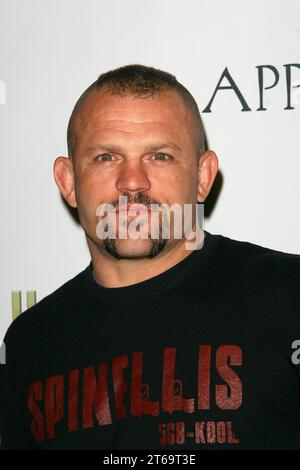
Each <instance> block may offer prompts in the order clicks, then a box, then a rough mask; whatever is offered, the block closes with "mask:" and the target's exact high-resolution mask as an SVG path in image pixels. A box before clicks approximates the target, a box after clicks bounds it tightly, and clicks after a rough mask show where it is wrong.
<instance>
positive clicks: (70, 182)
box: [53, 157, 77, 207]
mask: <svg viewBox="0 0 300 470" xmlns="http://www.w3.org/2000/svg"><path fill="white" fill-rule="evenodd" d="M53 173H54V178H55V181H56V184H57V186H58V187H59V190H60V192H61V194H62V195H63V197H64V198H65V200H66V201H67V203H68V204H69V205H70V206H71V207H77V203H76V198H75V180H74V170H73V161H72V159H71V158H69V157H57V159H56V160H55V162H54V166H53Z"/></svg>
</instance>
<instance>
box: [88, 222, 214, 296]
mask: <svg viewBox="0 0 300 470" xmlns="http://www.w3.org/2000/svg"><path fill="white" fill-rule="evenodd" d="M204 237H205V232H204V231H203V232H202V233H201V238H200V243H201V242H202V240H203V239H204ZM87 242H88V245H89V250H90V253H91V258H92V263H93V277H94V280H95V281H96V282H97V283H98V284H100V285H102V286H103V287H126V286H130V285H133V284H137V283H138V282H142V281H146V280H147V279H150V278H152V277H154V276H157V275H159V274H161V273H162V272H164V271H166V270H167V269H170V268H172V267H173V266H175V265H176V264H177V263H179V262H180V261H181V260H183V259H184V258H186V257H187V256H189V255H190V254H191V253H192V251H193V250H191V249H187V248H186V240H185V239H182V240H179V241H177V242H176V244H174V245H168V243H167V244H166V246H165V249H164V250H163V251H161V252H160V253H159V254H158V255H157V256H156V257H155V258H146V257H145V258H139V259H134V258H132V259H116V258H114V257H113V256H112V255H110V254H109V253H107V252H106V251H105V250H104V249H103V248H102V247H101V248H100V247H99V246H97V245H95V243H94V242H93V241H91V240H90V239H89V238H88V239H87Z"/></svg>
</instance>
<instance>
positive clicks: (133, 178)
mask: <svg viewBox="0 0 300 470" xmlns="http://www.w3.org/2000/svg"><path fill="white" fill-rule="evenodd" d="M116 186H117V189H118V191H131V192H133V191H149V189H150V187H151V183H150V180H149V178H148V176H147V172H146V170H145V167H144V166H143V162H133V161H127V162H123V165H122V168H121V170H120V175H119V176H118V178H117V182H116Z"/></svg>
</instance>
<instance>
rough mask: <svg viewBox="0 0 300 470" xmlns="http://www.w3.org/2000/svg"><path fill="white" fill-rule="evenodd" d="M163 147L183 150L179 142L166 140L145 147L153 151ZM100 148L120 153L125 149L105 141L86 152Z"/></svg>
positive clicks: (145, 149) (148, 150) (147, 150)
mask: <svg viewBox="0 0 300 470" xmlns="http://www.w3.org/2000/svg"><path fill="white" fill-rule="evenodd" d="M163 148H173V149H174V150H178V151H179V152H182V148H181V147H180V146H179V145H178V144H175V142H166V143H162V144H149V145H146V147H144V151H145V152H151V151H154V150H159V149H163ZM100 149H102V150H108V151H112V152H120V153H122V151H123V150H124V149H122V147H120V146H119V145H116V144H105V143H103V144H97V145H95V146H92V147H88V148H87V149H86V152H92V151H93V150H100Z"/></svg>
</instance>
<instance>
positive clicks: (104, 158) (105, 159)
mask: <svg viewBox="0 0 300 470" xmlns="http://www.w3.org/2000/svg"><path fill="white" fill-rule="evenodd" d="M111 157H112V155H111V154H110V153H101V155H98V156H97V160H98V161H100V162H110V161H111V160H110V158H111Z"/></svg>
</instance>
